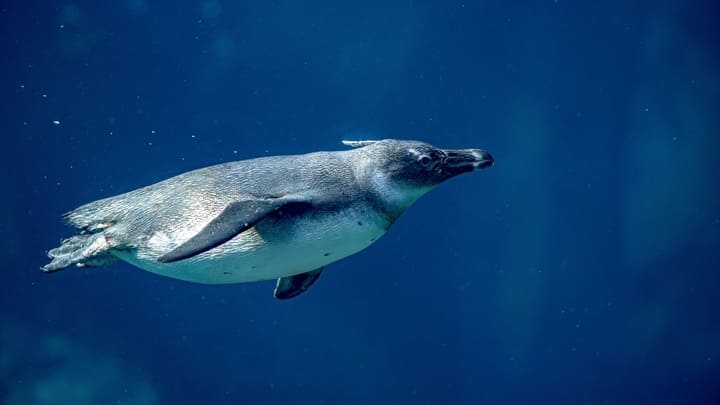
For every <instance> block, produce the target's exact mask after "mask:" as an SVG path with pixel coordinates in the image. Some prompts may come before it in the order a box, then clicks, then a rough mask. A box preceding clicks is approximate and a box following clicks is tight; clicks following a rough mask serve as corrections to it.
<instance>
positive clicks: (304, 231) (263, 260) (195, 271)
mask: <svg viewBox="0 0 720 405" xmlns="http://www.w3.org/2000/svg"><path fill="white" fill-rule="evenodd" d="M387 227H388V223H387V221H385V220H384V219H383V218H382V217H381V216H379V215H377V214H375V213H372V212H369V211H367V210H356V209H348V210H342V211H337V212H332V211H330V212H326V211H315V212H310V213H306V214H303V215H298V216H288V217H282V216H278V217H272V218H267V219H265V220H263V221H261V222H260V223H258V224H257V225H256V226H255V227H253V228H250V229H248V230H247V231H245V232H243V233H241V234H239V235H237V236H236V237H235V238H233V239H231V240H230V241H228V242H226V243H224V244H222V245H220V246H217V247H215V248H213V249H211V250H209V251H207V252H204V253H202V254H199V255H197V256H194V257H191V258H189V259H185V260H181V261H178V262H173V263H158V262H157V261H155V260H154V259H150V257H148V256H155V257H156V256H157V253H158V251H160V250H163V249H167V248H166V247H165V248H157V249H154V248H153V249H150V250H152V252H151V253H146V254H143V252H142V251H139V252H138V253H137V254H135V255H131V256H133V257H123V259H125V260H126V261H128V262H130V263H132V264H134V265H136V266H138V267H141V268H143V269H145V270H148V271H151V272H153V273H157V274H161V275H165V276H168V277H173V278H178V279H182V280H186V281H191V282H197V283H204V284H227V283H239V282H248V281H258V280H268V279H276V278H278V277H285V276H290V275H294V274H299V273H304V272H307V271H310V270H314V269H317V268H319V267H322V266H325V265H327V264H330V263H332V262H335V261H337V260H340V259H342V258H344V257H347V256H350V255H352V254H354V253H357V252H359V251H361V250H363V249H365V248H366V247H368V246H369V245H370V244H372V243H373V242H375V241H376V240H377V239H378V238H380V237H381V236H382V235H383V234H384V233H385V232H386V231H387ZM164 237H167V235H159V234H158V235H153V237H152V238H150V241H149V245H150V246H152V245H153V244H155V245H156V247H157V245H167V243H163V242H160V241H161V240H162V239H163V238H164ZM153 239H155V240H154V241H153ZM175 243H178V242H177V241H175ZM143 256H146V257H145V258H143Z"/></svg>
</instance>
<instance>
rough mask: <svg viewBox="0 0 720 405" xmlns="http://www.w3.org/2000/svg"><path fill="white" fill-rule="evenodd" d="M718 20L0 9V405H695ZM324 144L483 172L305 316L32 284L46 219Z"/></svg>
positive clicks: (282, 308)
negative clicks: (483, 162)
mask: <svg viewBox="0 0 720 405" xmlns="http://www.w3.org/2000/svg"><path fill="white" fill-rule="evenodd" d="M717 15H718V9H717V7H716V5H715V3H714V2H712V1H693V2H684V1H679V0H675V1H673V0H660V1H636V2H626V1H620V0H611V1H605V2H597V1H569V0H555V1H553V0H547V1H545V0H543V1H514V2H506V1H482V2H473V1H468V2H461V1H434V2H433V1H399V2H386V1H382V2H374V1H369V2H368V1H364V2H354V3H344V2H335V1H310V2H293V1H284V0H280V1H264V0H256V1H250V2H233V1H227V0H201V1H192V2H175V1H167V0H159V1H149V0H127V1H117V2H98V1H89V0H79V1H68V2H62V1H41V0H29V1H28V0H24V1H19V0H6V1H4V2H3V3H2V4H1V5H0V31H1V32H2V35H0V49H2V54H3V57H4V60H3V62H2V63H1V64H0V90H1V92H2V96H1V97H2V102H1V105H2V107H0V134H1V136H2V146H0V161H1V162H2V163H1V164H2V171H1V172H0V176H1V177H0V184H1V185H2V187H3V190H4V192H2V195H3V197H2V199H0V208H1V209H0V212H1V214H0V215H1V221H0V241H1V242H2V243H0V252H2V257H3V259H4V260H3V265H2V282H0V403H3V404H109V403H120V404H179V403H188V404H199V403H206V404H256V403H258V404H264V403H267V404H280V403H288V404H318V403H320V404H322V403H326V404H367V403H376V404H385V403H389V404H441V403H442V404H445V403H453V404H464V403H467V404H471V403H484V402H490V403H515V404H524V403H562V404H565V403H567V404H581V403H583V404H623V403H633V404H635V403H648V404H650V403H652V404H655V403H696V404H708V403H717V402H718V398H720V323H719V322H718V320H720V305H719V304H718V303H717V298H716V297H717V295H718V289H719V287H720V253H719V252H718V249H719V248H720V191H719V189H718V186H720V176H719V174H720V163H719V159H718V151H720V117H719V115H718V111H720V47H719V46H718V38H720V36H719V35H718V30H717V28H716V27H717V21H716V20H717V18H716V17H717ZM343 138H352V139H357V138H405V139H421V140H425V141H428V142H432V143H434V144H437V145H438V146H441V147H454V148H459V147H478V148H483V149H487V150H489V151H490V152H491V153H492V154H493V156H494V157H495V159H496V166H495V167H493V168H490V169H487V170H484V171H481V172H478V173H472V174H467V175H463V176H461V177H459V178H456V179H452V180H451V181H448V183H447V184H443V185H442V186H441V187H439V188H438V189H437V190H435V191H433V192H432V193H430V194H428V195H427V196H425V197H423V199H421V200H420V201H419V202H418V203H417V204H416V205H415V206H413V207H411V208H410V209H409V210H408V211H407V212H406V213H405V215H404V216H403V217H401V218H400V220H399V221H398V222H397V223H396V224H395V226H394V227H393V229H392V230H391V231H390V232H389V233H388V234H387V235H386V236H385V237H384V238H382V239H381V240H380V241H378V242H377V243H376V244H375V245H373V246H371V247H370V248H368V249H367V250H365V251H363V252H362V253H360V254H357V255H355V256H352V257H350V258H348V259H345V260H342V261H340V262H338V263H335V264H333V265H332V266H330V267H329V268H328V269H327V270H326V272H325V273H324V274H323V276H322V277H321V278H320V280H319V281H318V282H317V283H316V284H315V285H314V286H313V287H312V288H311V289H310V290H309V291H308V292H307V293H305V294H303V295H302V296H300V297H298V298H296V299H293V300H289V301H284V302H281V301H276V300H275V299H273V297H272V289H273V287H274V284H273V282H260V283H251V284H237V285H224V286H202V285H194V284H189V283H183V282H181V281H177V280H174V279H168V278H163V277H159V276H156V275H153V274H150V273H147V272H144V271H140V270H138V269H136V268H134V267H131V266H129V265H127V264H124V263H119V264H116V265H113V266H111V267H108V268H103V269H69V270H66V271H62V272H58V273H55V274H51V275H47V274H43V273H41V272H40V271H39V267H40V266H41V265H43V264H45V263H46V258H45V252H46V251H47V249H49V248H52V247H54V246H56V245H57V244H58V242H59V241H60V239H61V238H63V237H67V236H70V235H72V232H73V230H72V229H70V228H69V227H67V226H65V225H63V223H62V221H61V220H60V215H61V213H63V212H65V211H68V210H70V209H72V208H74V207H76V206H78V205H80V204H82V203H85V202H88V201H92V200H94V199H97V198H101V197H107V196H110V195H114V194H117V193H120V192H124V191H128V190H131V189H133V188H136V187H140V186H144V185H147V184H150V183H152V182H155V181H158V180H161V179H164V178H167V177H169V176H171V175H174V174H178V173H181V172H183V171H186V170H190V169H194V168H198V167H202V166H206V165H209V164H215V163H219V162H225V161H230V160H238V159H244V158H250V157H256V156H266V155H277V154H288V153H303V152H309V151H315V150H339V149H343V148H344V147H343V146H342V145H341V144H340V141H341V140H342V139H343Z"/></svg>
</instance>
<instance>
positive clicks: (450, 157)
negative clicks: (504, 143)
mask: <svg viewBox="0 0 720 405" xmlns="http://www.w3.org/2000/svg"><path fill="white" fill-rule="evenodd" d="M343 143H344V144H346V145H349V146H353V147H356V148H360V149H359V150H358V151H357V152H358V153H362V155H363V159H361V160H362V161H363V165H364V167H365V168H366V169H370V170H366V173H367V174H368V175H369V176H371V179H372V184H374V187H376V188H377V189H378V191H380V194H381V195H383V196H385V197H386V200H388V201H393V202H394V203H395V204H393V205H397V206H399V207H400V206H402V207H407V206H409V205H410V204H412V203H413V202H414V201H415V200H417V198H419V197H420V196H422V195H423V194H425V193H426V192H428V191H430V190H431V189H433V188H434V187H435V186H437V185H438V184H440V183H442V182H444V181H445V180H447V179H449V178H452V177H455V176H457V175H459V174H462V173H467V172H471V171H474V170H479V169H484V168H487V167H490V166H492V165H493V164H494V160H493V157H492V156H491V155H490V154H489V153H488V152H486V151H484V150H481V149H440V148H438V147H435V146H433V145H430V144H428V143H425V142H419V141H402V140H394V139H386V140H382V141H343Z"/></svg>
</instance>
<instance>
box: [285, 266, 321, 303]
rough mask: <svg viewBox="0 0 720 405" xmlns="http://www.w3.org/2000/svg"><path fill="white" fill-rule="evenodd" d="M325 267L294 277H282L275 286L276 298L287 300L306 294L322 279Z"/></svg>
mask: <svg viewBox="0 0 720 405" xmlns="http://www.w3.org/2000/svg"><path fill="white" fill-rule="evenodd" d="M323 268H324V267H320V268H317V269H315V270H310V271H308V272H306V273H300V274H296V275H294V276H287V277H280V278H279V279H278V280H277V285H276V286H275V298H277V299H279V300H286V299H288V298H293V297H297V296H298V295H300V294H302V293H303V292H305V291H306V290H307V289H308V288H310V286H311V285H313V283H314V282H315V281H316V280H317V279H318V277H320V273H322V271H323Z"/></svg>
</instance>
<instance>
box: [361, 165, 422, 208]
mask: <svg viewBox="0 0 720 405" xmlns="http://www.w3.org/2000/svg"><path fill="white" fill-rule="evenodd" d="M368 175H369V179H368V181H369V184H370V187H371V188H372V189H373V191H374V193H375V195H376V196H377V198H378V199H379V200H380V203H381V204H382V206H383V210H384V211H386V212H387V213H388V214H390V216H391V217H394V218H393V220H394V219H397V217H399V216H400V214H402V213H403V212H404V211H405V210H406V209H407V208H408V207H410V206H411V205H413V203H415V201H417V200H418V198H420V197H422V196H423V195H424V194H425V193H427V192H428V191H430V190H432V187H414V186H411V185H407V184H402V183H400V182H397V181H394V180H393V179H391V178H390V177H389V176H388V175H387V174H386V173H383V172H382V171H380V170H372V171H371V172H370V173H368Z"/></svg>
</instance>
